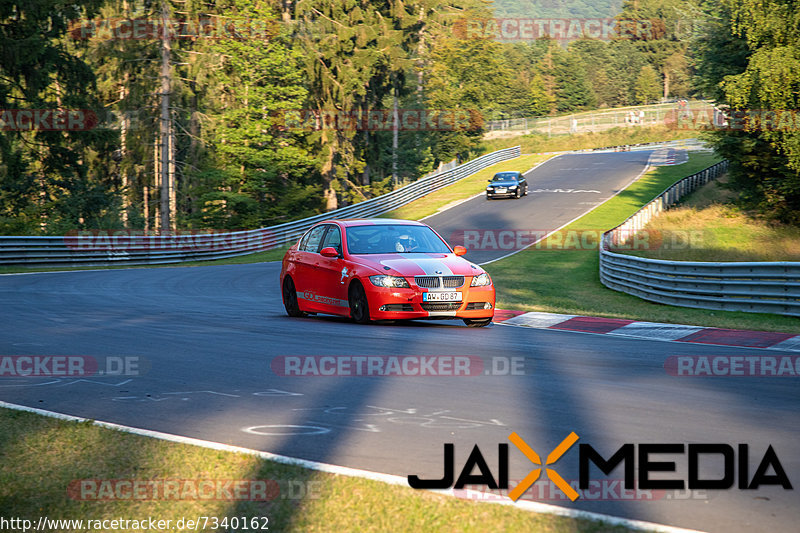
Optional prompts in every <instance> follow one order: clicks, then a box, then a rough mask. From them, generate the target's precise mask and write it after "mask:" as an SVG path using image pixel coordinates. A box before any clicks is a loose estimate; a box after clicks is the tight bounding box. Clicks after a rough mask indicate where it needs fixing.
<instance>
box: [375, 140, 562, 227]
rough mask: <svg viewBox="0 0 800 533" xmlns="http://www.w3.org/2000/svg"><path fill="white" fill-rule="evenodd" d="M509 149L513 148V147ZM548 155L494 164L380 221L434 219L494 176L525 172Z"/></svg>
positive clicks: (530, 155) (476, 190)
mask: <svg viewBox="0 0 800 533" xmlns="http://www.w3.org/2000/svg"><path fill="white" fill-rule="evenodd" d="M511 146H516V144H512V145H511ZM551 157H552V156H551V155H544V154H529V155H523V156H521V157H517V158H514V159H510V160H508V161H503V162H502V163H497V164H496V165H492V166H490V167H488V168H485V169H483V170H481V171H479V172H476V173H475V174H473V175H472V176H470V177H468V178H464V179H462V180H459V181H457V182H456V183H454V184H452V185H448V186H447V187H445V188H443V189H439V190H438V191H435V192H432V193H430V194H428V195H426V196H424V197H422V198H420V199H419V200H414V201H413V202H411V203H410V204H406V205H404V206H403V207H400V208H399V209H395V210H394V211H390V212H388V213H384V214H383V215H381V217H383V218H404V219H409V220H419V219H421V218H425V217H427V216H429V215H433V214H435V213H436V212H438V211H440V210H441V209H443V208H444V207H447V206H448V205H450V204H452V203H455V202H459V201H461V200H464V199H465V198H469V197H470V196H474V195H476V194H478V193H480V192H482V191H485V190H486V182H487V180H489V179H490V178H491V177H492V176H493V175H494V174H495V173H496V172H503V171H505V170H518V171H520V172H527V171H528V170H530V169H531V168H533V167H534V166H535V165H538V164H539V163H541V162H542V161H546V160H548V159H550V158H551Z"/></svg>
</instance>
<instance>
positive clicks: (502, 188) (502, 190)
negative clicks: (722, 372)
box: [494, 187, 506, 192]
mask: <svg viewBox="0 0 800 533" xmlns="http://www.w3.org/2000/svg"><path fill="white" fill-rule="evenodd" d="M494 192H506V188H505V187H498V188H496V189H495V190H494Z"/></svg>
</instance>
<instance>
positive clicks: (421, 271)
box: [351, 253, 483, 276]
mask: <svg viewBox="0 0 800 533" xmlns="http://www.w3.org/2000/svg"><path fill="white" fill-rule="evenodd" d="M351 259H352V260H353V261H354V262H356V263H359V264H361V265H364V266H367V267H370V268H373V269H375V271H376V272H378V273H381V274H392V275H398V274H399V275H401V276H452V275H455V276H477V275H478V274H481V273H482V272H483V269H482V268H481V267H479V266H477V265H475V266H476V267H477V268H472V263H470V262H469V261H467V260H466V259H464V258H462V257H459V256H457V255H455V254H452V253H450V254H415V253H405V254H375V255H366V254H365V255H354V256H351ZM384 267H389V268H390V269H392V271H388V270H386V269H385V268H384Z"/></svg>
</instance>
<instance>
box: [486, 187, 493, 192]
mask: <svg viewBox="0 0 800 533" xmlns="http://www.w3.org/2000/svg"><path fill="white" fill-rule="evenodd" d="M486 190H487V191H493V190H494V187H486Z"/></svg>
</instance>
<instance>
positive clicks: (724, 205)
mask: <svg viewBox="0 0 800 533" xmlns="http://www.w3.org/2000/svg"><path fill="white" fill-rule="evenodd" d="M725 182H726V179H725V178H721V179H719V180H717V181H716V182H711V183H708V184H706V185H705V186H703V187H701V188H700V189H698V190H697V191H695V192H694V193H692V194H691V195H689V196H688V197H687V198H686V199H685V200H684V201H683V202H681V204H680V205H679V206H678V207H675V208H672V209H670V210H669V211H666V212H664V213H662V214H660V215H659V216H658V217H656V218H654V219H653V220H652V221H651V222H650V223H649V224H648V225H647V227H646V229H647V231H649V232H651V233H652V234H655V235H658V234H659V233H660V234H661V235H663V236H665V237H667V236H670V235H675V236H681V237H682V238H681V239H678V238H676V239H674V240H675V241H676V242H678V243H679V244H681V245H682V246H679V247H676V248H668V247H660V248H657V249H653V250H641V251H632V252H629V253H631V254H632V255H638V256H642V257H650V258H653V259H666V260H669V261H800V228H798V227H795V226H787V225H784V224H778V223H774V222H769V221H766V220H761V219H758V218H755V217H753V216H750V215H749V214H748V213H747V212H745V211H744V210H742V209H740V208H739V207H737V206H735V205H733V204H732V203H731V201H730V199H731V197H732V196H733V195H732V192H731V191H730V190H727V189H725V188H723V187H721V185H723V184H724V183H725ZM683 236H686V238H683Z"/></svg>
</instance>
